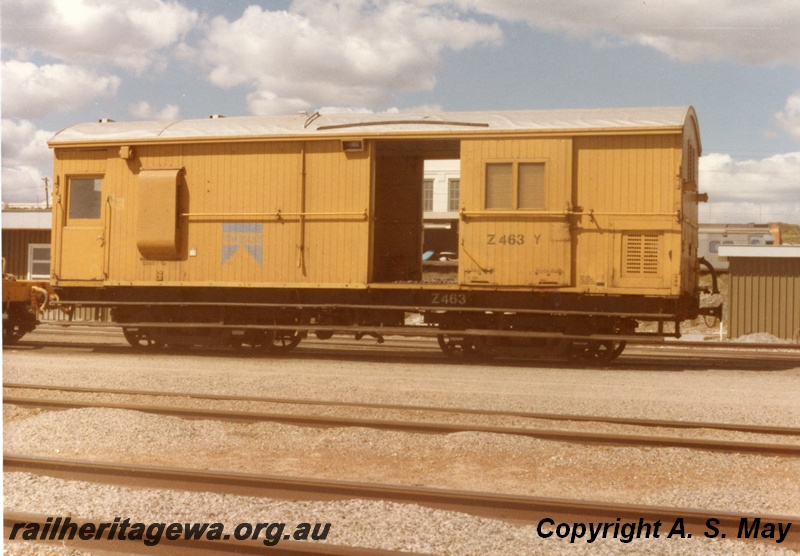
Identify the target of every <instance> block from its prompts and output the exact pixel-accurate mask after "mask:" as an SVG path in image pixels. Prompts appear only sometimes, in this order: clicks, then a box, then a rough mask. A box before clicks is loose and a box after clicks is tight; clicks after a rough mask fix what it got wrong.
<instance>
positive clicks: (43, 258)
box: [28, 243, 50, 280]
mask: <svg viewBox="0 0 800 556" xmlns="http://www.w3.org/2000/svg"><path fill="white" fill-rule="evenodd" d="M28 279H29V280H49V279H50V244H49V243H31V244H30V245H28Z"/></svg>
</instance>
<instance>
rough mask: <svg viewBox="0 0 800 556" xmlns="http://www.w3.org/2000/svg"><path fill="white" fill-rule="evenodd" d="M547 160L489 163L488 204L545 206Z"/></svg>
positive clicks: (509, 207) (511, 207)
mask: <svg viewBox="0 0 800 556" xmlns="http://www.w3.org/2000/svg"><path fill="white" fill-rule="evenodd" d="M544 174H545V163H544V162H501V163H494V162H492V163H488V164H486V208H487V209H495V210H503V209H505V210H517V209H526V210H541V209H544V208H545V179H544Z"/></svg>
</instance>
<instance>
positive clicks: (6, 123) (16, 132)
mask: <svg viewBox="0 0 800 556" xmlns="http://www.w3.org/2000/svg"><path fill="white" fill-rule="evenodd" d="M2 126H3V127H2V135H3V162H9V163H14V164H27V165H32V166H48V165H52V163H53V153H52V151H51V150H50V149H49V148H48V146H47V141H48V140H49V139H50V138H51V137H52V136H53V135H55V133H54V132H52V131H46V130H42V129H37V128H36V126H35V125H34V124H33V123H31V122H29V121H28V120H22V121H13V120H9V119H6V118H3V123H2Z"/></svg>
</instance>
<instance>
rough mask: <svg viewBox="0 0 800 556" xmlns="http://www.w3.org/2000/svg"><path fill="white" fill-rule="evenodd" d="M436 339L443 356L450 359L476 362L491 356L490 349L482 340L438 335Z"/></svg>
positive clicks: (470, 337)
mask: <svg viewBox="0 0 800 556" xmlns="http://www.w3.org/2000/svg"><path fill="white" fill-rule="evenodd" d="M436 339H437V340H438V341H439V347H440V348H441V350H442V351H443V352H444V354H445V355H447V356H448V357H450V358H452V359H463V360H468V361H478V360H481V359H490V358H491V357H492V355H493V353H492V350H491V348H489V346H488V345H486V341H485V339H483V338H474V337H472V336H451V335H450V334H438V335H437V336H436Z"/></svg>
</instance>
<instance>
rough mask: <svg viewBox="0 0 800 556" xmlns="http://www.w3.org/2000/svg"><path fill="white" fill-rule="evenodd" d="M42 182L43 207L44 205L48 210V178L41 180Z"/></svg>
mask: <svg viewBox="0 0 800 556" xmlns="http://www.w3.org/2000/svg"><path fill="white" fill-rule="evenodd" d="M42 181H43V182H44V205H45V207H46V208H48V209H49V208H50V189H49V185H50V178H46V177H45V178H42Z"/></svg>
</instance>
